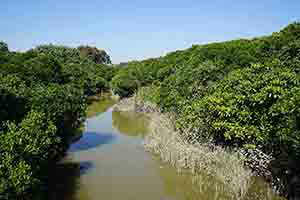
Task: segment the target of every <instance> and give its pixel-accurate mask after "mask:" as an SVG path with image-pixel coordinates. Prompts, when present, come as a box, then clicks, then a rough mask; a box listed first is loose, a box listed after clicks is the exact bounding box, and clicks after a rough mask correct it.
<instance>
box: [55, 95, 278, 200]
mask: <svg viewBox="0 0 300 200" xmlns="http://www.w3.org/2000/svg"><path fill="white" fill-rule="evenodd" d="M114 103H115V102H114V101H113V100H111V99H109V98H105V99H102V100H101V101H99V102H94V103H93V104H92V105H90V107H89V110H88V117H89V118H88V119H87V120H86V122H85V130H84V134H83V136H82V137H81V139H80V140H78V141H77V142H76V143H74V144H73V145H72V146H71V147H70V149H69V151H68V152H67V155H66V157H65V158H64V159H63V160H62V161H61V162H59V163H58V164H57V165H56V167H55V168H53V170H52V172H53V174H52V175H51V177H50V182H49V187H50V188H49V190H50V192H49V199H50V200H57V199H59V200H198V199H199V200H200V199H202V200H211V199H226V190H222V189H219V190H218V189H216V184H215V182H214V180H213V179H211V178H207V179H205V178H204V179H203V183H202V186H201V187H199V185H197V184H193V181H194V178H193V176H192V175H191V174H190V173H188V172H184V171H183V172H181V173H178V172H177V170H176V169H174V168H172V167H170V166H169V165H168V164H164V163H161V162H160V160H159V159H158V158H157V157H156V156H154V155H153V154H151V153H150V152H147V151H145V149H144V147H143V137H144V136H145V135H146V134H147V129H148V128H147V125H148V120H149V119H148V117H147V116H146V115H145V114H141V113H133V112H114V111H113V110H112V105H113V104H114ZM196 185H197V186H196ZM245 199H249V200H250V199H270V200H271V199H272V200H273V199H279V198H278V197H276V196H275V195H274V194H273V193H272V192H271V190H270V189H269V188H268V187H267V185H266V184H264V182H263V181H261V180H260V179H257V178H256V179H255V181H254V184H252V186H251V188H250V189H249V193H248V194H247V196H246V197H245Z"/></svg>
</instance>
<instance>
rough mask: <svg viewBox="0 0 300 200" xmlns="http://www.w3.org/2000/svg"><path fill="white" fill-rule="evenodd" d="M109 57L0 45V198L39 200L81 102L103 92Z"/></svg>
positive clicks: (80, 116) (91, 51) (90, 50)
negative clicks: (21, 49) (10, 48)
mask: <svg viewBox="0 0 300 200" xmlns="http://www.w3.org/2000/svg"><path fill="white" fill-rule="evenodd" d="M107 64H110V58H109V56H108V55H107V54H106V52H105V51H102V50H98V49H96V48H94V47H88V46H81V47H79V48H69V47H64V46H55V45H43V46H39V47H37V48H34V49H31V50H29V51H27V52H24V53H20V52H10V51H9V49H8V46H7V44H5V43H3V42H0V199H43V198H44V196H43V195H45V194H46V192H45V191H46V187H47V185H46V183H47V173H48V170H49V169H48V167H49V166H50V163H51V162H52V161H55V160H56V159H58V158H60V157H61V156H62V155H63V153H64V151H65V150H66V149H67V148H68V146H69V143H70V141H71V140H72V138H73V137H75V136H76V134H77V133H78V128H79V127H80V125H81V122H82V121H83V120H84V118H85V111H86V105H87V97H88V96H90V95H95V94H97V93H99V92H101V91H104V90H107V89H108V88H109V81H110V80H111V78H112V76H113V71H114V70H113V68H112V67H111V66H109V65H107Z"/></svg>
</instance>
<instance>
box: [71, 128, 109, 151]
mask: <svg viewBox="0 0 300 200" xmlns="http://www.w3.org/2000/svg"><path fill="white" fill-rule="evenodd" d="M114 139H115V136H114V135H111V134H104V133H97V132H85V133H84V134H83V135H82V137H81V138H80V140H78V141H77V142H76V143H74V144H72V145H71V147H70V149H69V152H77V151H84V150H88V149H91V148H95V147H98V146H100V145H104V144H110V143H112V142H113V141H114Z"/></svg>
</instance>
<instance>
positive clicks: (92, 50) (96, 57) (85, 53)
mask: <svg viewBox="0 0 300 200" xmlns="http://www.w3.org/2000/svg"><path fill="white" fill-rule="evenodd" d="M78 49H79V51H80V57H81V58H88V59H90V60H92V61H93V62H95V63H97V64H111V60H110V57H109V55H108V54H107V53H106V52H105V51H104V50H99V49H97V48H96V47H90V46H79V47H78Z"/></svg>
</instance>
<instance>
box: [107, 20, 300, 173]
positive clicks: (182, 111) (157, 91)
mask: <svg viewBox="0 0 300 200" xmlns="http://www.w3.org/2000/svg"><path fill="white" fill-rule="evenodd" d="M299 70H300V23H292V24H290V25H288V26H287V27H286V28H284V29H283V30H281V31H280V32H276V33H273V34H272V35H270V36H265V37H258V38H254V39H249V40H248V39H239V40H233V41H228V42H221V43H211V44H207V45H193V46H192V47H191V48H190V49H187V50H184V51H176V52H173V53H170V54H168V55H166V56H164V57H160V58H156V59H148V60H145V61H141V62H130V63H128V67H126V68H121V69H120V70H119V72H118V73H117V74H116V76H114V77H113V79H112V88H113V91H114V92H115V93H117V94H119V95H120V96H122V97H126V96H130V95H132V94H133V93H135V92H138V93H139V95H141V96H142V97H143V98H144V99H145V100H147V101H151V102H152V103H155V104H156V105H158V106H159V107H160V108H161V109H162V110H163V111H164V112H174V113H176V114H177V116H178V118H177V122H176V128H177V129H178V130H189V131H190V133H191V135H196V136H197V138H198V140H199V141H207V140H213V141H214V142H215V143H217V144H220V145H226V146H228V145H229V146H232V147H242V148H246V149H251V148H252V149H253V148H258V149H260V150H262V151H263V152H265V153H267V154H272V155H273V156H274V157H277V158H278V157H283V158H284V159H285V161H284V162H285V163H284V165H285V166H279V167H278V168H277V173H278V174H284V173H287V174H288V176H292V174H289V173H294V172H295V170H291V169H290V168H289V167H291V166H292V167H295V166H296V165H295V164H293V165H289V164H288V165H286V164H287V163H290V162H292V161H291V160H293V161H295V160H299V158H300V144H299V143H300V96H299V94H300V73H299ZM193 138H194V137H193ZM278 165H281V164H280V163H278ZM287 166H288V167H287ZM278 170H279V171H278ZM292 171H293V172H292ZM296 171H297V170H296ZM297 173H299V170H298V172H297Z"/></svg>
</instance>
